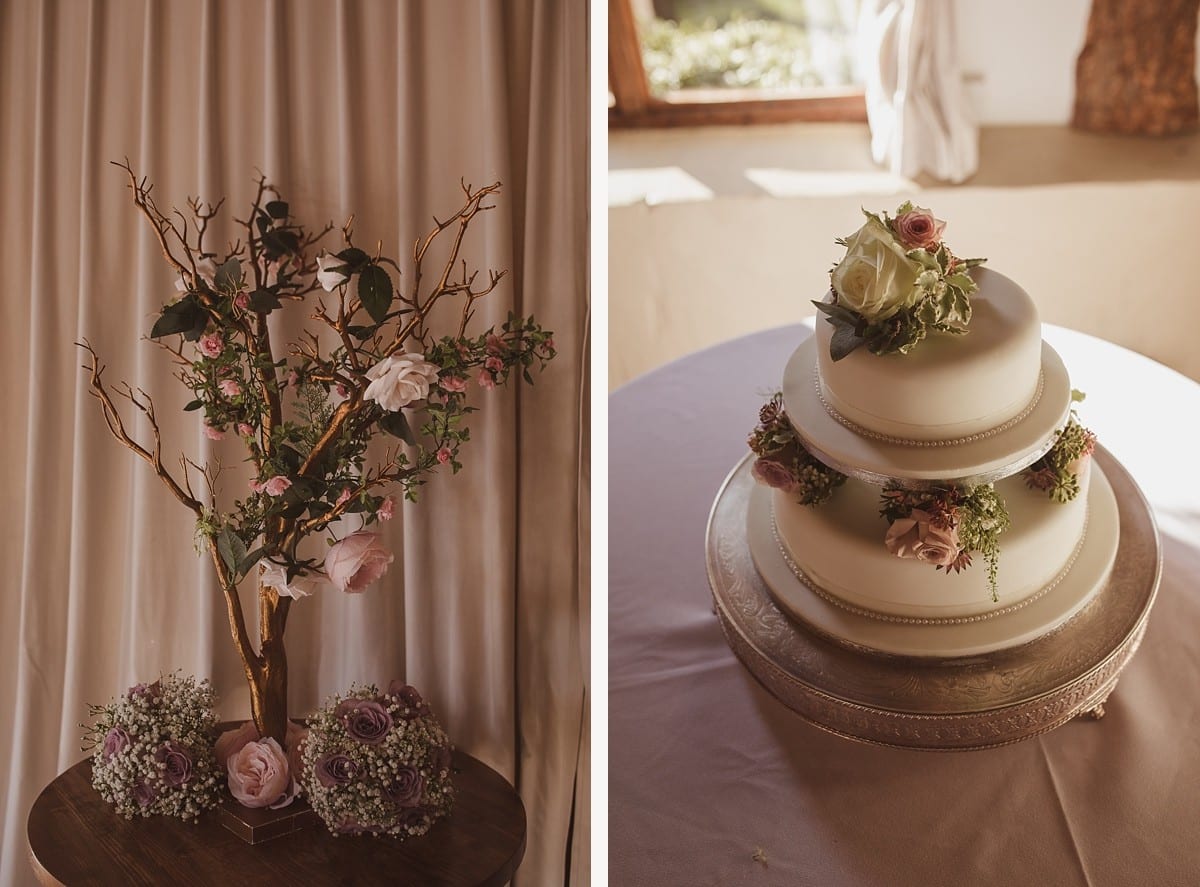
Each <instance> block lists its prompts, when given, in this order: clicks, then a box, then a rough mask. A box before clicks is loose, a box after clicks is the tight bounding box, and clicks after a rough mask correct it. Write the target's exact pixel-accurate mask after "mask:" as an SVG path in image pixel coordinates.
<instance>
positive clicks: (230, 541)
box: [217, 527, 246, 576]
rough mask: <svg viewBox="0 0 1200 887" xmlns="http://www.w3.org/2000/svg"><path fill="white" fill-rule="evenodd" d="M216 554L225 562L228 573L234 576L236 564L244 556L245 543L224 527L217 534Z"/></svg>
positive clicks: (236, 571) (236, 569)
mask: <svg viewBox="0 0 1200 887" xmlns="http://www.w3.org/2000/svg"><path fill="white" fill-rule="evenodd" d="M217 554H219V555H221V560H222V561H224V562H225V566H226V567H228V568H229V572H230V573H233V574H234V575H235V576H236V575H237V573H238V564H240V563H241V562H242V559H243V558H244V557H245V556H246V543H245V542H243V541H242V540H241V538H240V537H239V536H238V535H237V534H236V533H234V532H233V531H232V530H230V529H229V528H228V527H225V528H223V529H222V530H221V532H220V533H219V534H217Z"/></svg>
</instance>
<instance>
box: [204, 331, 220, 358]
mask: <svg viewBox="0 0 1200 887" xmlns="http://www.w3.org/2000/svg"><path fill="white" fill-rule="evenodd" d="M224 350H225V340H224V339H222V338H221V334H220V333H206V334H205V335H203V336H201V337H200V353H201V354H203V355H204V356H205V357H220V356H221V352H222V351H224Z"/></svg>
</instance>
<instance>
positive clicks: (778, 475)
mask: <svg viewBox="0 0 1200 887" xmlns="http://www.w3.org/2000/svg"><path fill="white" fill-rule="evenodd" d="M750 476H751V477H753V478H754V479H755V480H756V481H758V482H759V483H760V484H765V485H766V486H768V487H774V488H775V489H777V490H783V491H784V492H785V493H790V492H792V491H793V490H794V489H796V479H795V478H794V477H792V473H791V472H790V471H788V470H787V469H786V468H785V467H784V466H782V465H781V464H779V463H778V462H776V461H775V460H773V459H755V460H754V465H753V466H751V468H750Z"/></svg>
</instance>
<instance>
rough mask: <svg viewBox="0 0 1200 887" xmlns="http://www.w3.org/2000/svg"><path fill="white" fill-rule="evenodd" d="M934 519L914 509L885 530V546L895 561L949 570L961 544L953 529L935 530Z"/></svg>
mask: <svg viewBox="0 0 1200 887" xmlns="http://www.w3.org/2000/svg"><path fill="white" fill-rule="evenodd" d="M932 520H933V515H931V514H930V513H929V512H927V511H924V510H923V509H920V508H914V509H913V510H912V512H911V513H910V514H909V516H908V517H902V518H899V519H898V520H896V521H893V522H892V525H891V526H890V527H888V531H887V535H886V536H885V537H884V544H885V545H886V546H887V550H888V551H890V552H891V553H892V554H894V555H896V557H903V558H914V559H916V560H920V561H923V562H925V563H927V564H933V565H934V566H938V567H948V566H950V565H951V564H952V563H954V561H955V560H956V559H957V558H958V552H959V549H960V547H961V546H960V544H959V540H958V530H957V529H955V528H954V527H949V528H943V527H935V526H934V525H933V524H932V523H931V521H932Z"/></svg>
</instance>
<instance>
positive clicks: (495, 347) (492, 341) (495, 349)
mask: <svg viewBox="0 0 1200 887" xmlns="http://www.w3.org/2000/svg"><path fill="white" fill-rule="evenodd" d="M486 343H487V353H488V354H503V353H504V342H503V341H501V339H500V337H499V336H497V335H496V334H495V333H488V336H487V340H486Z"/></svg>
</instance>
